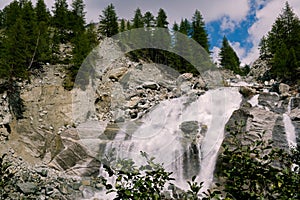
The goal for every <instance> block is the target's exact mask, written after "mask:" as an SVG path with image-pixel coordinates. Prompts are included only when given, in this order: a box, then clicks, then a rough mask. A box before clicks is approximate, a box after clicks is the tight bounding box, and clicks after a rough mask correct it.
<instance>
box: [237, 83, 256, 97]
mask: <svg viewBox="0 0 300 200" xmlns="http://www.w3.org/2000/svg"><path fill="white" fill-rule="evenodd" d="M239 92H240V93H241V94H242V95H243V97H245V98H249V97H252V96H253V95H254V94H255V93H256V90H255V89H252V88H250V87H247V86H241V87H240V88H239Z"/></svg>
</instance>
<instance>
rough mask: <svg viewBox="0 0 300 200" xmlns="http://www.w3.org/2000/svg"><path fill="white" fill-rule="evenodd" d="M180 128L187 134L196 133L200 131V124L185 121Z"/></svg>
mask: <svg viewBox="0 0 300 200" xmlns="http://www.w3.org/2000/svg"><path fill="white" fill-rule="evenodd" d="M179 128H180V129H181V130H182V132H184V133H186V134H190V133H195V132H197V131H198V130H199V122H198V121H185V122H182V123H181V124H180V126H179Z"/></svg>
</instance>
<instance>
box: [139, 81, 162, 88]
mask: <svg viewBox="0 0 300 200" xmlns="http://www.w3.org/2000/svg"><path fill="white" fill-rule="evenodd" d="M142 87H143V88H145V89H151V90H158V89H159V85H158V84H157V83H155V82H152V81H147V82H144V83H143V85H142Z"/></svg>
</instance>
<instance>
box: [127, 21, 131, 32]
mask: <svg viewBox="0 0 300 200" xmlns="http://www.w3.org/2000/svg"><path fill="white" fill-rule="evenodd" d="M126 29H127V30H130V29H131V23H130V21H129V20H127V23H126Z"/></svg>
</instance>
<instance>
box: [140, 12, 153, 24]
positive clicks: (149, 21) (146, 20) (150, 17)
mask: <svg viewBox="0 0 300 200" xmlns="http://www.w3.org/2000/svg"><path fill="white" fill-rule="evenodd" d="M143 19H144V24H145V27H153V26H154V24H155V20H154V16H153V15H152V13H151V12H149V11H147V12H146V13H145V15H144V18H143Z"/></svg>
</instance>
